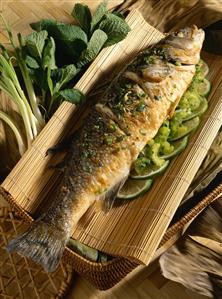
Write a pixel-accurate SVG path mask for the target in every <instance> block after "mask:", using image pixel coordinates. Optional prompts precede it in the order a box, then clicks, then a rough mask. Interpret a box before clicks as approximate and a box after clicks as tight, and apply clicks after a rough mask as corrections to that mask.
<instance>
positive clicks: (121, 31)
mask: <svg viewBox="0 0 222 299" xmlns="http://www.w3.org/2000/svg"><path fill="white" fill-rule="evenodd" d="M72 16H73V17H74V19H75V21H76V22H77V25H72V24H65V23H61V22H58V21H55V20H49V19H44V20H42V21H40V22H37V23H32V24H30V26H31V27H32V29H34V30H35V31H34V32H32V33H31V34H30V35H28V36H27V37H23V36H22V35H21V34H18V36H17V38H18V42H17V43H16V42H15V39H14V37H13V35H12V32H11V30H10V27H9V26H8V25H7V23H6V22H5V21H4V20H3V22H4V24H5V28H6V31H7V33H8V37H9V41H10V44H11V46H12V48H13V52H12V53H11V52H9V51H7V50H6V49H5V48H4V46H3V45H0V90H3V91H4V92H5V93H6V94H7V95H8V96H9V97H10V99H11V100H12V101H14V102H15V103H16V105H17V107H18V110H19V112H20V114H21V117H22V119H23V123H24V127H25V132H26V138H24V136H23V135H22V133H21V132H20V131H19V128H18V126H17V124H16V123H15V122H14V121H13V119H12V118H11V117H10V116H9V115H8V114H6V113H4V112H3V111H0V119H2V120H3V121H5V122H6V123H7V124H8V125H9V126H10V127H11V129H12V130H13V132H14V133H15V136H16V139H17V142H18V146H19V152H20V154H21V155H22V154H23V153H24V151H25V150H26V148H27V147H28V146H30V144H31V142H32V140H33V139H34V138H35V137H36V136H37V134H38V133H39V132H40V130H41V129H42V128H43V126H44V125H45V122H46V121H47V120H48V119H49V118H50V117H51V116H52V114H53V113H54V111H55V110H56V109H57V107H58V106H59V105H60V104H61V103H62V102H63V101H68V102H71V103H73V104H80V103H82V102H83V101H84V100H85V96H84V95H83V94H82V93H81V92H80V91H79V90H77V89H74V88H72V87H73V85H74V84H75V82H77V80H78V79H79V77H80V76H81V75H82V74H83V72H84V71H85V70H86V68H87V67H88V65H89V64H90V63H91V62H92V61H93V60H94V59H95V58H96V56H97V55H98V53H99V52H100V51H101V50H102V49H103V48H105V47H107V46H111V45H113V44H115V43H118V42H119V41H121V40H122V39H124V38H125V37H126V36H127V34H128V32H129V31H130V28H129V26H128V25H127V23H126V22H125V20H124V19H123V18H122V16H121V15H117V14H115V13H111V12H109V11H108V10H107V4H106V2H102V3H101V4H100V5H99V6H98V7H97V9H96V11H95V13H94V14H93V15H92V13H91V12H90V9H89V7H88V6H86V5H83V4H76V5H75V6H74V8H73V11H72Z"/></svg>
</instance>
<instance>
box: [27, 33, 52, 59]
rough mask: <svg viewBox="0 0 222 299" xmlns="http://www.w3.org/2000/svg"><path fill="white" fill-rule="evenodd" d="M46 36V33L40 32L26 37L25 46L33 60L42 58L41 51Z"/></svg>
mask: <svg viewBox="0 0 222 299" xmlns="http://www.w3.org/2000/svg"><path fill="white" fill-rule="evenodd" d="M47 36H48V33H47V31H46V30H42V31H40V32H32V33H31V34H30V35H28V36H27V37H26V46H27V48H28V51H29V53H30V55H31V56H33V57H35V58H41V57H42V51H43V48H44V45H45V40H46V38H47Z"/></svg>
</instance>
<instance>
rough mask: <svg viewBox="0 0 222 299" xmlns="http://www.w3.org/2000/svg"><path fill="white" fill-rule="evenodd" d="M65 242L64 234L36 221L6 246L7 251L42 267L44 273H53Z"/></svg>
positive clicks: (66, 239)
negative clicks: (14, 252) (16, 253)
mask: <svg viewBox="0 0 222 299" xmlns="http://www.w3.org/2000/svg"><path fill="white" fill-rule="evenodd" d="M67 242H68V238H67V237H66V236H65V234H64V232H62V231H59V230H56V228H54V227H52V226H50V225H49V224H47V223H44V222H43V221H41V220H37V221H35V222H33V224H32V225H31V226H30V227H29V229H28V230H27V231H25V232H24V233H23V234H22V235H20V236H18V237H16V238H15V239H12V240H11V241H10V242H9V244H8V245H7V250H8V251H9V252H13V251H16V252H18V253H19V254H21V255H23V256H25V257H28V258H31V259H32V260H33V261H35V262H36V263H38V264H40V265H42V266H43V268H44V269H45V271H46V272H53V271H55V270H56V268H57V266H58V264H59V261H60V258H61V257H62V254H63V251H64V249H65V246H66V243H67Z"/></svg>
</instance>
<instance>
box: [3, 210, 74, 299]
mask: <svg viewBox="0 0 222 299" xmlns="http://www.w3.org/2000/svg"><path fill="white" fill-rule="evenodd" d="M25 227H27V222H25V221H24V220H23V219H21V217H19V215H18V214H17V213H16V210H15V209H14V208H11V207H9V206H8V205H7V206H6V205H5V206H4V207H1V208H0V244H1V247H0V265H1V266H0V298H2V299H13V298H16V299H28V298H32V299H40V298H41V299H47V298H48V299H49V298H50V299H61V298H63V296H64V294H65V293H66V291H67V290H68V288H69V286H70V284H71V281H72V276H73V271H72V267H71V266H69V265H67V264H65V263H64V262H61V263H60V265H59V267H58V269H57V270H56V272H54V273H52V274H48V273H46V272H45V271H44V270H43V269H42V267H40V266H39V265H36V264H35V263H34V262H32V261H30V260H28V259H26V258H24V257H21V256H19V255H18V254H16V253H12V254H10V253H8V252H7V251H6V249H5V245H7V243H8V241H9V240H10V239H11V238H12V237H13V236H15V235H17V234H18V233H19V232H20V230H23V229H24V228H25Z"/></svg>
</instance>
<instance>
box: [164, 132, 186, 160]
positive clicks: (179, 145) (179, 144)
mask: <svg viewBox="0 0 222 299" xmlns="http://www.w3.org/2000/svg"><path fill="white" fill-rule="evenodd" d="M187 143H188V136H185V137H184V138H181V139H179V140H177V141H173V142H171V143H170V144H171V145H173V146H174V150H173V151H172V152H171V153H169V154H165V155H161V156H160V157H161V158H163V159H169V158H173V157H175V156H176V155H178V154H179V153H181V152H182V151H183V150H184V149H185V147H186V146H187Z"/></svg>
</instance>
